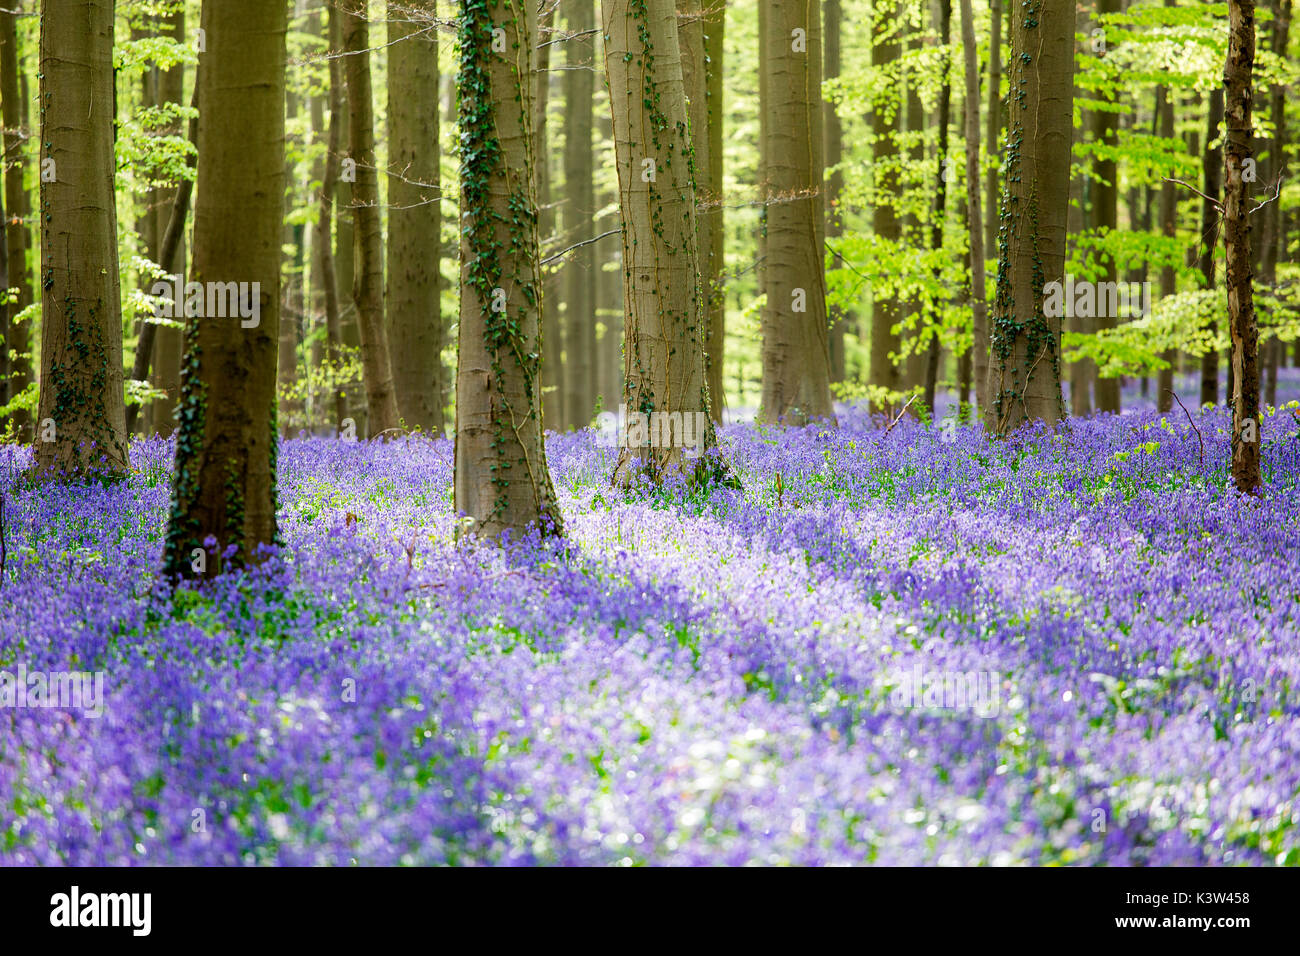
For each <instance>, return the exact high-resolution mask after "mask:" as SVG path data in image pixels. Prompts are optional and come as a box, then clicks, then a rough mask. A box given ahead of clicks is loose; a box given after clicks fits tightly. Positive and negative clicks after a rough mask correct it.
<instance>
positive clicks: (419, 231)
mask: <svg viewBox="0 0 1300 956" xmlns="http://www.w3.org/2000/svg"><path fill="white" fill-rule="evenodd" d="M388 11H389V12H388V44H389V45H388V206H389V213H388V286H387V308H388V323H389V332H390V334H389V339H388V341H389V346H390V348H391V359H392V367H393V387H394V388H395V389H396V391H397V410H398V412H399V413H400V414H401V416H402V420H403V421H404V422H405V424H406V427H407V428H412V429H414V428H418V429H420V430H421V431H423V432H426V433H429V434H433V435H437V436H439V437H441V436H442V433H443V414H442V338H443V333H442V317H441V315H440V314H439V299H440V296H441V291H440V286H441V282H440V279H441V275H440V273H439V268H438V264H439V261H440V252H441V248H442V243H441V239H440V233H441V230H442V215H441V211H440V207H439V203H440V202H441V194H442V192H441V183H440V181H439V176H440V167H441V164H442V159H441V153H440V151H439V144H438V125H439V124H438V109H437V103H438V34H437V31H436V30H435V29H434V23H435V15H436V12H437V11H436V3H435V0H388Z"/></svg>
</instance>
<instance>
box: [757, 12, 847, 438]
mask: <svg viewBox="0 0 1300 956" xmlns="http://www.w3.org/2000/svg"><path fill="white" fill-rule="evenodd" d="M764 2H766V3H767V4H768V11H767V26H768V30H767V45H766V47H765V48H764V51H763V55H762V57H761V58H760V69H764V70H767V71H768V78H767V92H768V95H769V97H770V100H769V101H768V103H766V104H763V106H762V109H763V111H764V112H765V113H767V114H768V125H767V135H768V141H767V181H768V187H769V189H770V190H771V192H772V194H773V198H774V201H773V202H772V204H771V205H770V206H768V209H767V301H766V304H765V305H764V306H763V400H762V405H761V407H760V412H759V418H760V420H761V421H767V422H784V423H786V424H791V425H804V424H807V423H808V422H809V421H812V420H814V419H834V417H835V409H834V408H833V406H832V405H831V392H830V367H829V364H828V362H829V359H828V352H827V322H826V274H825V258H824V253H823V248H824V242H823V241H822V240H823V231H822V230H823V228H824V218H825V214H824V209H823V196H822V170H823V162H822V149H823V144H822V129H821V119H822V103H821V16H820V11H819V9H818V5H817V4H816V3H814V2H809V0H764Z"/></svg>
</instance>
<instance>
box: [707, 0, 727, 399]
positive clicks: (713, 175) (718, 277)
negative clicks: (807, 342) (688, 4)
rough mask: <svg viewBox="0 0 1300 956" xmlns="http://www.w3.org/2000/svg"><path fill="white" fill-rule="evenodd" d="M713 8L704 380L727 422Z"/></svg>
mask: <svg viewBox="0 0 1300 956" xmlns="http://www.w3.org/2000/svg"><path fill="white" fill-rule="evenodd" d="M708 4H709V9H708V10H707V11H706V12H705V14H704V34H705V35H704V51H705V53H706V54H707V56H708V81H707V83H706V87H707V89H706V92H707V95H708V101H709V162H708V167H709V181H708V186H707V192H705V193H704V201H705V202H706V203H708V209H707V211H706V212H705V214H704V218H705V219H706V220H708V223H709V242H710V245H711V246H712V251H711V254H710V261H709V272H708V274H707V275H702V276H701V277H700V281H701V282H703V283H704V292H705V296H706V298H705V310H706V312H705V314H706V316H707V321H708V334H707V336H706V337H705V340H704V349H705V359H706V363H707V368H706V371H705V378H706V380H707V381H708V385H709V412H710V414H712V415H713V420H714V421H715V422H717V423H718V424H721V423H722V412H723V409H724V408H726V405H727V397H726V389H725V387H724V386H723V378H722V373H723V364H724V361H725V359H726V341H727V284H726V268H727V263H726V258H727V253H726V247H727V243H726V239H727V236H726V232H725V230H724V227H725V219H724V216H725V213H724V207H723V196H722V193H723V189H722V185H723V183H722V175H723V157H722V125H723V122H724V117H725V115H726V114H724V113H723V111H722V109H723V82H722V64H723V56H724V55H725V51H724V46H723V38H724V33H725V30H726V19H727V8H726V4H725V3H723V2H721V0H708Z"/></svg>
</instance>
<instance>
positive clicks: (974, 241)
mask: <svg viewBox="0 0 1300 956" xmlns="http://www.w3.org/2000/svg"><path fill="white" fill-rule="evenodd" d="M961 41H962V50H963V53H964V59H965V64H966V126H965V135H966V217H967V223H968V226H969V233H970V274H971V283H970V286H971V289H970V299H971V313H972V321H973V323H974V343H973V345H972V352H973V359H972V364H973V367H972V370H971V374H972V377H973V378H974V380H975V404H976V406H977V407H978V408H979V410H980V413H981V414H982V413H983V412H984V411H985V410H986V409H987V407H988V400H989V397H988V384H989V382H988V379H989V346H988V334H989V332H988V303H987V301H986V299H985V294H986V290H985V277H984V216H983V212H982V210H981V209H980V174H979V170H980V81H979V62H978V57H977V54H976V49H975V16H974V13H973V11H972V10H971V0H961Z"/></svg>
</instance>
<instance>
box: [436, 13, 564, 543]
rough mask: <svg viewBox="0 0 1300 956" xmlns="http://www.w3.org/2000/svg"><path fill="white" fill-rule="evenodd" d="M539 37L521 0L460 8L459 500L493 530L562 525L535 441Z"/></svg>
mask: <svg viewBox="0 0 1300 956" xmlns="http://www.w3.org/2000/svg"><path fill="white" fill-rule="evenodd" d="M536 39H537V8H536V7H535V6H534V4H532V3H531V2H527V0H498V2H495V3H493V2H492V0H465V2H464V4H463V6H462V16H461V21H460V72H459V74H458V77H457V86H458V87H459V90H460V110H459V112H460V142H461V146H462V153H461V156H462V159H461V195H460V208H461V211H462V218H461V245H460V330H459V350H460V357H459V362H458V365H457V369H456V452H455V463H456V464H455V467H456V475H455V498H456V510H457V511H459V512H461V513H462V514H464V515H466V516H468V517H469V518H470V519H471V521H472V522H473V525H472V527H473V530H474V531H476V532H477V533H479V534H482V535H485V536H489V537H497V536H500V535H501V534H503V533H504V532H507V531H509V532H521V531H523V530H524V529H525V528H527V527H529V526H537V527H540V529H541V530H542V532H543V533H552V534H559V533H560V532H561V519H560V508H559V505H558V503H557V502H556V500H555V491H554V489H553V487H552V485H551V475H550V471H549V470H548V469H547V465H546V446H545V444H544V443H543V441H542V408H541V397H542V396H541V376H540V358H539V354H538V353H539V348H540V344H541V343H540V341H539V332H540V314H539V310H540V300H539V294H538V293H539V289H538V285H539V283H540V281H541V269H540V266H539V264H538V259H539V256H538V236H537V184H536V180H535V178H534V171H533V170H534V163H535V161H536V156H535V153H534V151H533V146H534V143H533V135H534V130H535V123H536V116H535V113H534V108H533V96H534V92H535V82H536V77H535V74H534V69H533V58H534V55H535V54H534V45H535V43H536Z"/></svg>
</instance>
